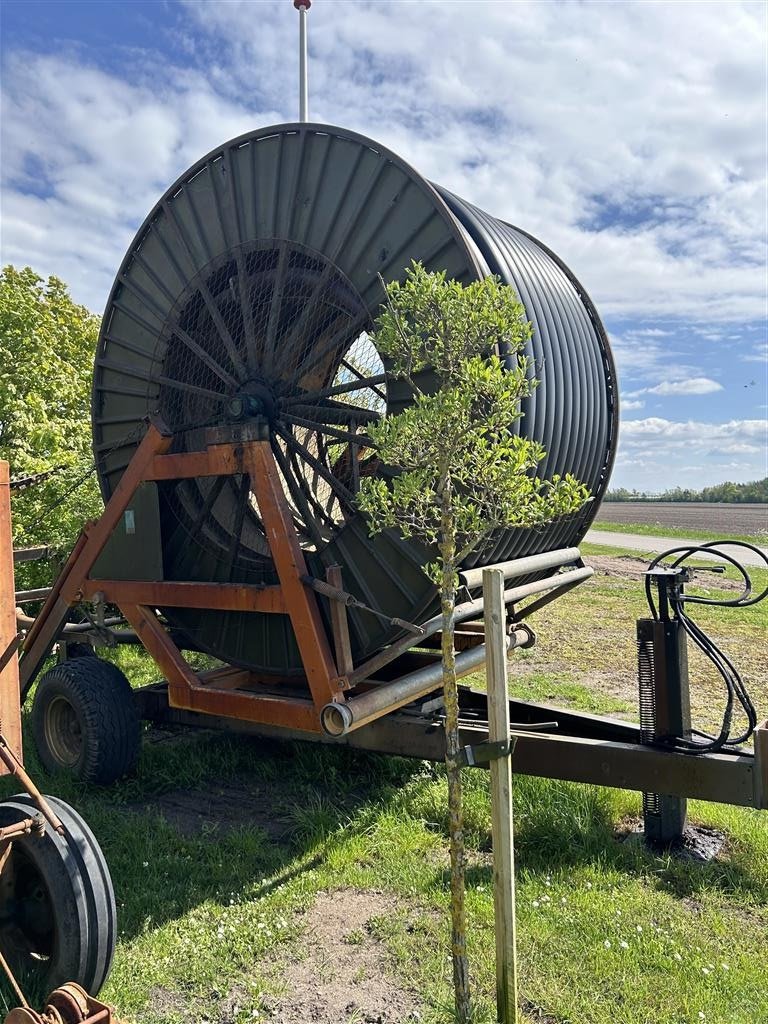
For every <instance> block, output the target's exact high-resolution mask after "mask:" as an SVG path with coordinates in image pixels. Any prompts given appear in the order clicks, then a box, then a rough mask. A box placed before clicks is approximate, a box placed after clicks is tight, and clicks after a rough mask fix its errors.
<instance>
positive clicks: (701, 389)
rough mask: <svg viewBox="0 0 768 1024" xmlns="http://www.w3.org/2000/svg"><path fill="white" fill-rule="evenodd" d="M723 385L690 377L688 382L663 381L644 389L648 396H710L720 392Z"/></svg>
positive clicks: (714, 381)
mask: <svg viewBox="0 0 768 1024" xmlns="http://www.w3.org/2000/svg"><path fill="white" fill-rule="evenodd" d="M722 390H723V385H722V384H718V382H717V381H716V380H710V379H709V378H708V377H690V378H689V379H688V380H663V381H662V382H661V384H657V385H656V386H655V387H653V388H645V389H644V391H645V393H646V394H649V395H711V394H712V392H713V391H722Z"/></svg>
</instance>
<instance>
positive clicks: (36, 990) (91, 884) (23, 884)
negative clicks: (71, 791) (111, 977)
mask: <svg viewBox="0 0 768 1024" xmlns="http://www.w3.org/2000/svg"><path fill="white" fill-rule="evenodd" d="M48 799H49V802H50V804H51V806H52V807H53V809H54V811H55V812H56V814H58V816H59V818H60V819H61V821H62V824H63V825H64V828H65V835H64V836H60V835H59V834H58V833H57V832H54V830H53V829H52V828H50V826H48V825H46V828H45V834H44V835H42V836H36V835H31V836H27V837H25V838H23V839H17V840H15V841H14V842H13V844H12V846H11V850H10V854H9V857H8V859H7V861H6V863H5V864H4V865H3V870H2V883H3V884H2V886H0V949H2V952H3V955H4V956H5V957H6V959H7V960H8V961H9V963H10V965H11V967H12V969H13V971H14V974H15V975H16V978H17V980H18V981H19V983H20V984H21V987H22V989H23V990H24V991H25V993H27V994H28V996H29V997H30V998H37V997H43V996H44V995H45V994H47V992H49V991H50V990H51V989H52V988H56V987H58V986H59V985H62V984H64V983H65V982H67V981H75V982H77V983H78V984H80V985H82V986H83V987H84V988H85V989H87V990H88V991H91V992H93V993H94V994H96V993H97V992H98V990H99V989H100V988H101V986H102V985H103V984H104V981H105V980H106V977H107V975H108V973H109V969H110V966H111V964H112V956H113V954H114V948H115V937H116V928H115V917H116V914H115V896H114V890H113V888H112V880H111V878H110V875H109V871H108V869H107V865H106V862H105V860H104V856H103V854H102V852H101V850H100V848H99V845H98V843H97V842H96V840H95V839H94V837H93V834H92V833H91V831H90V829H89V828H88V826H87V825H86V824H85V822H84V821H83V819H82V818H81V817H80V815H79V814H78V813H77V812H76V811H75V810H74V809H73V808H72V807H70V806H69V805H68V804H65V803H64V802H63V801H61V800H56V799H54V798H51V797H49V798H48ZM37 813H39V812H38V811H37V808H36V807H35V804H34V802H33V801H32V800H31V798H30V797H28V796H27V795H26V794H21V795H19V796H15V797H12V798H11V799H9V800H4V801H2V802H0V827H3V826H7V825H11V824H14V823H15V822H17V821H20V820H22V819H23V818H28V817H30V816H32V815H35V814H37Z"/></svg>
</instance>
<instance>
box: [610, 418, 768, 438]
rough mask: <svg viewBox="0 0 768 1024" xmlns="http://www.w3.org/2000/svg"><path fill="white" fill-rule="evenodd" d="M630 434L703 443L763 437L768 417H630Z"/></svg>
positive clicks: (767, 429)
mask: <svg viewBox="0 0 768 1024" xmlns="http://www.w3.org/2000/svg"><path fill="white" fill-rule="evenodd" d="M621 429H622V433H623V434H624V435H625V436H629V437H648V436H652V437H665V438H666V437H673V438H676V439H678V440H680V441H683V440H688V439H690V440H693V441H699V442H701V443H702V444H703V443H705V442H708V443H710V444H711V443H712V441H713V440H714V439H716V438H752V437H754V438H763V439H765V438H766V436H768V420H729V421H728V422H727V423H703V422H700V421H696V420H686V421H684V422H680V421H674V420H666V419H662V418H661V417H658V416H651V417H649V418H648V419H644V420H630V421H629V422H628V423H624V424H623V426H622V428H621Z"/></svg>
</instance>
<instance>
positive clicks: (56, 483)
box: [0, 266, 101, 585]
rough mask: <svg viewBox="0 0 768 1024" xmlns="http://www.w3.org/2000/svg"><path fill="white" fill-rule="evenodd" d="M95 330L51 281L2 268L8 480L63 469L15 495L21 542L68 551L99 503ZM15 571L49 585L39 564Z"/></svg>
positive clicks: (0, 422)
mask: <svg viewBox="0 0 768 1024" xmlns="http://www.w3.org/2000/svg"><path fill="white" fill-rule="evenodd" d="M98 330H99V319H98V317H96V316H94V315H93V314H92V313H90V312H89V311H88V310H87V309H86V308H85V307H84V306H78V305H77V304H76V303H74V302H73V301H72V299H71V297H70V295H69V292H68V289H67V286H66V285H65V284H64V283H63V282H62V281H60V280H59V279H58V278H56V277H49V278H48V280H47V281H44V280H43V278H41V277H39V276H38V275H37V274H36V273H35V272H34V271H33V270H31V269H30V268H29V267H25V268H24V269H23V270H19V269H16V268H15V267H12V266H7V267H5V268H4V269H3V270H2V272H0V373H1V374H2V376H1V377H0V458H3V459H7V460H8V462H9V463H10V465H11V474H12V476H14V477H17V476H24V475H27V474H31V473H38V472H41V471H43V470H49V469H54V468H56V467H61V469H60V470H59V471H58V472H56V473H54V474H53V475H52V476H51V477H50V478H49V479H48V480H46V481H45V482H43V483H40V484H37V485H35V486H33V487H30V488H28V489H26V490H22V491H19V492H18V493H15V494H14V498H13V520H14V523H13V525H14V543H15V544H17V545H19V546H21V545H32V544H50V545H51V546H52V547H53V548H55V549H58V550H60V551H64V550H67V549H68V548H69V547H70V546H71V544H72V542H73V541H74V539H75V537H76V535H77V533H78V531H79V530H80V528H81V527H82V525H83V523H84V521H85V520H86V519H88V518H90V517H91V516H93V515H95V514H97V513H98V511H99V509H100V506H101V502H100V498H99V494H98V487H97V485H96V481H95V476H94V475H93V474H92V473H91V474H89V470H90V469H91V467H92V464H93V463H92V454H91V429H90V394H91V378H92V372H93V354H94V351H95V349H96V339H97V336H98ZM80 481H82V483H80ZM70 492H71V493H70ZM57 502H61V504H56V503H57ZM55 504H56V507H55V510H51V506H53V505H55ZM49 510H50V511H49ZM18 569H19V573H18V575H19V577H20V580H23V583H24V584H26V585H35V584H40V583H43V582H48V581H47V579H45V575H46V574H48V573H49V572H50V570H49V569H48V568H47V567H46V566H44V565H42V566H41V565H38V564H36V563H31V564H29V565H23V566H19V567H18Z"/></svg>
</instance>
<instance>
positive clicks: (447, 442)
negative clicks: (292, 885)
mask: <svg viewBox="0 0 768 1024" xmlns="http://www.w3.org/2000/svg"><path fill="white" fill-rule="evenodd" d="M530 335H531V327H530V324H528V323H527V322H526V319H525V311H524V309H523V306H522V305H521V303H520V302H519V300H518V298H517V296H516V294H515V293H514V291H513V290H512V289H511V288H509V287H507V286H505V285H502V284H501V282H500V281H499V280H498V279H497V278H494V277H489V278H486V279H485V280H482V281H476V282H473V283H472V284H470V285H467V286H466V287H465V286H463V285H461V284H460V283H458V282H456V281H449V280H446V276H445V274H444V273H428V272H427V271H426V270H425V269H424V268H423V267H422V266H421V265H420V264H417V263H414V264H412V265H411V267H410V268H409V269H408V271H407V272H406V277H405V280H404V282H403V283H398V282H393V283H391V284H389V285H388V286H387V301H386V303H385V305H384V308H383V310H382V312H381V314H380V316H379V317H378V319H377V321H376V325H375V329H374V335H373V341H374V344H375V346H376V348H377V349H378V351H379V354H380V355H381V356H382V359H384V361H385V364H386V365H387V370H388V372H389V373H390V374H391V375H392V376H394V377H395V378H402V379H404V380H405V381H406V382H407V383H408V385H409V386H410V388H411V390H412V392H413V395H414V401H413V404H412V405H410V406H408V407H407V408H406V409H404V410H403V411H402V412H401V413H398V414H397V415H393V416H386V417H384V418H383V419H382V420H381V421H380V422H379V423H378V424H376V425H374V426H371V427H370V428H369V434H370V436H371V438H372V440H373V443H374V445H375V446H376V448H377V449H378V455H379V457H380V459H381V460H382V462H383V463H384V464H386V465H388V466H390V467H391V468H393V469H394V470H395V471H396V472H395V473H394V475H392V477H391V479H390V480H387V479H384V478H380V477H375V478H374V477H368V478H366V479H364V480H363V481H362V483H361V491H360V495H359V499H358V500H359V504H360V507H361V508H362V509H363V511H364V512H366V513H367V516H368V518H369V521H370V528H371V530H372V531H373V532H378V531H381V530H384V529H387V528H393V527H394V528H396V529H399V530H400V532H401V533H402V534H403V535H404V536H405V537H417V538H419V539H420V540H422V541H425V542H426V543H427V544H428V545H430V546H432V547H433V548H436V550H437V553H438V554H439V558H438V559H437V560H436V561H435V562H434V563H432V564H430V565H428V566H426V567H425V568H426V571H427V572H428V573H429V574H430V576H431V577H432V578H433V579H434V580H435V582H436V583H437V584H438V585H439V587H440V602H441V611H442V665H443V692H444V702H445V712H446V719H445V731H446V771H447V776H448V808H449V818H450V826H449V827H450V854H451V947H452V957H453V976H454V987H455V994H456V1016H457V1019H458V1021H459V1022H460V1024H465V1022H468V1021H470V1020H471V1018H472V1010H471V1001H470V990H469V977H468V969H467V938H466V914H465V906H464V890H465V882H464V873H465V852H464V837H463V831H462V793H461V788H462V783H461V770H460V768H459V766H458V760H457V758H458V755H459V751H460V741H459V728H458V714H459V708H458V688H457V681H456V660H455V651H454V623H455V608H456V592H457V586H458V575H457V574H458V570H459V568H460V566H461V564H462V563H463V561H464V560H465V559H466V557H467V556H468V555H469V554H470V553H471V552H473V551H476V550H478V549H480V548H482V546H483V545H484V544H487V543H488V542H489V541H490V540H491V536H492V534H493V532H494V531H496V530H498V529H500V528H505V527H533V526H537V525H540V524H542V523H545V522H548V521H549V520H551V519H553V518H555V517H557V516H559V515H564V514H567V513H571V512H575V511H576V510H578V509H579V508H580V507H581V506H582V505H583V504H584V502H585V501H586V500H587V497H588V492H587V490H586V488H585V487H584V486H583V485H582V484H580V483H579V482H578V481H576V480H575V479H574V478H573V477H571V476H566V477H564V478H560V477H553V478H552V480H549V481H543V480H540V479H539V478H538V477H537V476H536V475H535V470H536V467H537V466H538V464H539V462H540V461H541V460H542V458H543V457H544V455H545V452H544V449H543V448H542V446H541V445H540V444H538V443H537V442H535V441H531V440H529V439H527V438H524V437H521V436H519V435H518V434H516V433H515V432H514V428H515V424H516V423H517V421H518V420H519V419H520V417H521V408H520V403H521V399H523V398H524V397H526V396H527V395H529V394H530V393H531V390H532V388H533V387H535V384H536V382H535V381H534V380H532V379H531V372H530V371H531V366H530V363H529V360H528V359H527V358H526V357H525V356H524V355H523V350H524V346H525V343H526V341H527V340H528V339H529V337H530Z"/></svg>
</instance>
